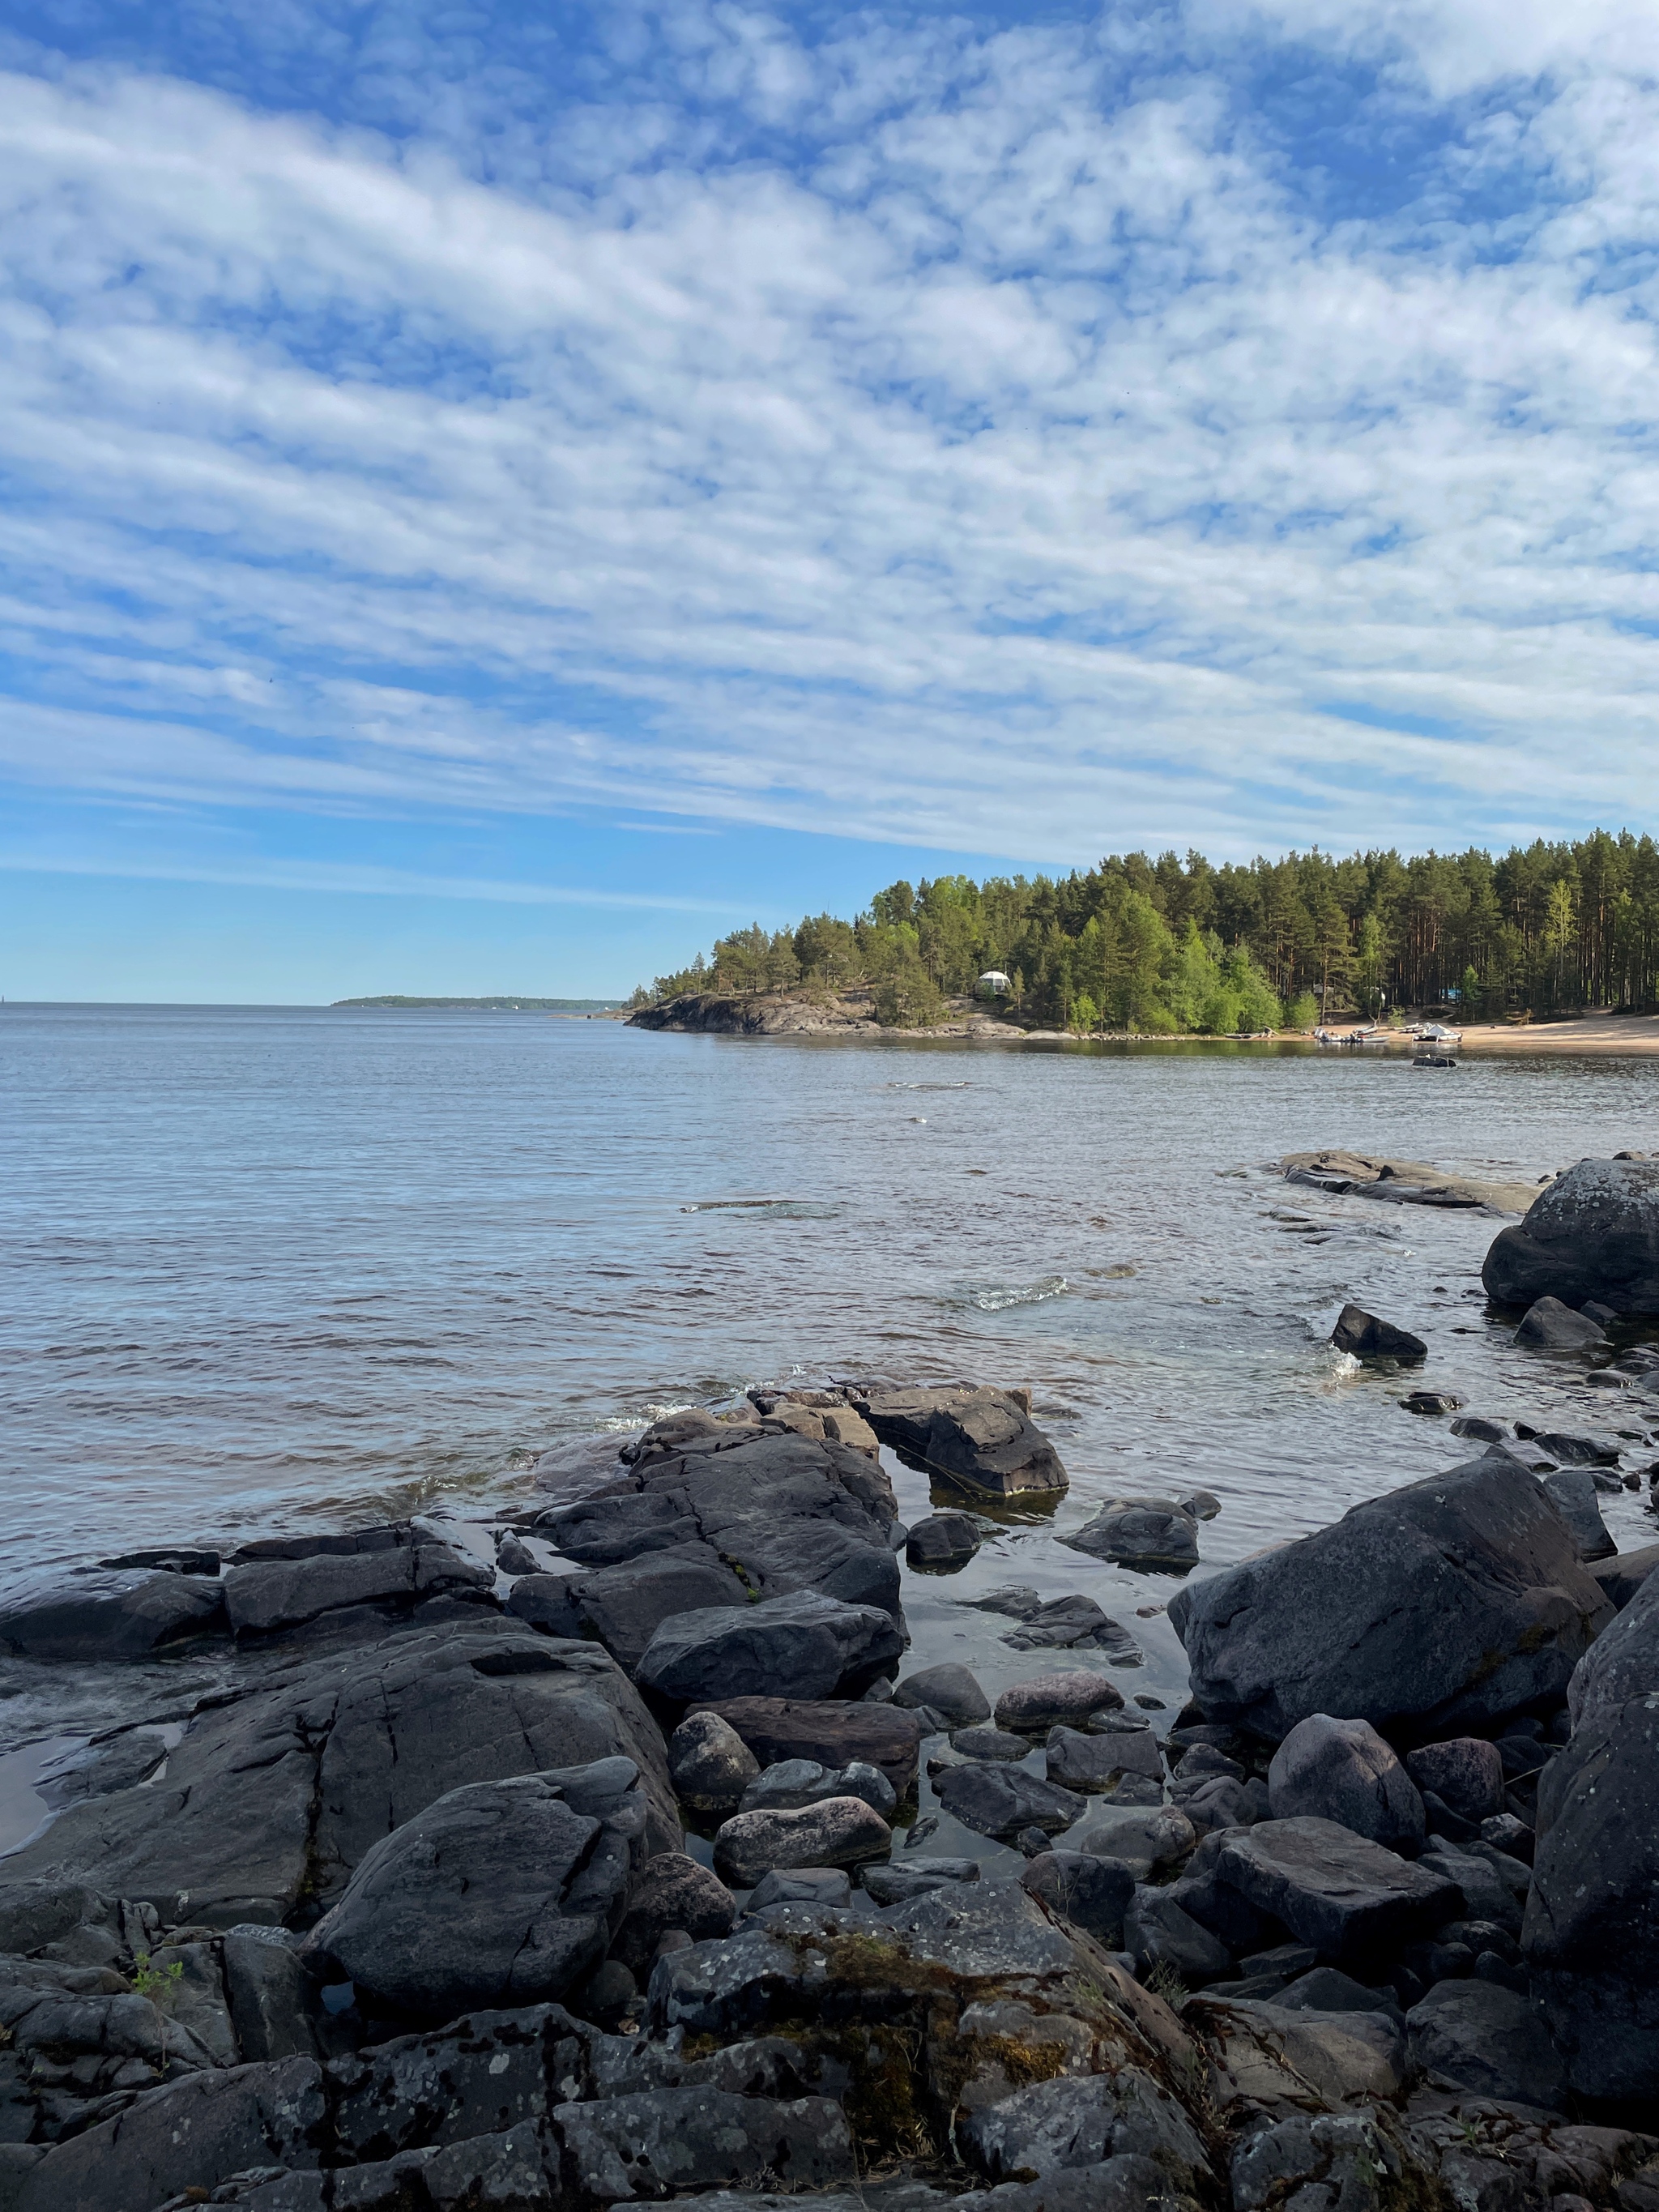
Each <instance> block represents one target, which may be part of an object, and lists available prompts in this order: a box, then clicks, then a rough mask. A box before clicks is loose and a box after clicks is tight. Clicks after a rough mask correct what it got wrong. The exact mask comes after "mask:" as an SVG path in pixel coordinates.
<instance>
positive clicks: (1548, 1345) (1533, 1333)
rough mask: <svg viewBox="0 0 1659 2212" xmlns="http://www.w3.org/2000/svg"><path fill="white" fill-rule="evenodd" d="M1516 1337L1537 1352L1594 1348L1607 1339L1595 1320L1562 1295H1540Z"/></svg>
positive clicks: (1528, 1310)
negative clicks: (1564, 1300)
mask: <svg viewBox="0 0 1659 2212" xmlns="http://www.w3.org/2000/svg"><path fill="white" fill-rule="evenodd" d="M1515 1340H1516V1343H1517V1344H1525V1345H1530V1346H1532V1347H1533V1349H1534V1351H1537V1352H1593V1351H1595V1349H1596V1348H1597V1347H1598V1346H1605V1345H1606V1343H1607V1339H1606V1337H1605V1336H1603V1335H1602V1334H1601V1330H1600V1329H1599V1328H1597V1327H1596V1326H1595V1322H1593V1321H1587V1320H1586V1319H1585V1318H1584V1316H1583V1314H1577V1313H1574V1311H1573V1310H1572V1308H1571V1306H1564V1305H1563V1304H1561V1301H1560V1300H1559V1298H1540V1299H1539V1300H1538V1302H1537V1304H1535V1305H1532V1306H1528V1309H1527V1312H1526V1316H1525V1318H1524V1319H1523V1320H1522V1323H1521V1326H1520V1328H1517V1329H1516V1332H1515Z"/></svg>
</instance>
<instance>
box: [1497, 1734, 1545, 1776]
mask: <svg viewBox="0 0 1659 2212" xmlns="http://www.w3.org/2000/svg"><path fill="white" fill-rule="evenodd" d="M1495 1748H1496V1750H1497V1753H1498V1763H1499V1765H1501V1766H1502V1767H1503V1769H1504V1779H1505V1781H1508V1782H1513V1781H1515V1780H1516V1779H1517V1778H1519V1777H1520V1776H1522V1775H1525V1774H1536V1773H1537V1772H1538V1771H1540V1769H1541V1768H1542V1767H1543V1766H1545V1765H1547V1764H1548V1760H1549V1753H1548V1752H1547V1751H1546V1749H1545V1748H1544V1747H1543V1745H1542V1744H1541V1743H1540V1742H1539V1741H1537V1739H1536V1738H1535V1737H1534V1736H1528V1735H1519V1736H1516V1735H1500V1736H1499V1737H1498V1742H1497V1745H1496V1747H1495Z"/></svg>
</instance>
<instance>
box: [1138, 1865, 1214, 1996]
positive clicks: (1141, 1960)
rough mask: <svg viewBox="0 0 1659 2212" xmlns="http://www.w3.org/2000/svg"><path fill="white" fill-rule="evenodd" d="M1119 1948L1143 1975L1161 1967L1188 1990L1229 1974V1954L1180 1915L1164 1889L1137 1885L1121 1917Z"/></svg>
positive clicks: (1205, 1931)
mask: <svg viewBox="0 0 1659 2212" xmlns="http://www.w3.org/2000/svg"><path fill="white" fill-rule="evenodd" d="M1123 1948H1124V1949H1125V1950H1126V1951H1127V1952H1129V1953H1130V1954H1131V1955H1132V1956H1133V1960H1134V1962H1135V1965H1136V1966H1137V1967H1138V1968H1139V1971H1140V1972H1141V1973H1142V1974H1143V1975H1146V1974H1150V1973H1151V1972H1152V1970H1153V1968H1154V1967H1157V1966H1163V1967H1164V1969H1165V1970H1166V1971H1167V1972H1170V1973H1172V1974H1175V1975H1176V1976H1178V1978H1180V1979H1181V1980H1182V1982H1184V1983H1185V1984H1186V1985H1187V1987H1188V1989H1201V1988H1202V1986H1203V1985H1204V1984H1205V1983H1206V1982H1213V1981H1218V1980H1219V1978H1221V1976H1222V1975H1223V1974H1225V1973H1226V1972H1229V1971H1230V1969H1231V1966H1232V1962H1233V1961H1232V1954H1231V1952H1230V1951H1229V1950H1228V1948H1227V1947H1226V1945H1225V1943H1224V1942H1222V1941H1221V1940H1220V1938H1219V1937H1218V1936H1212V1934H1211V1933H1210V1931H1209V1929H1207V1928H1206V1927H1204V1926H1202V1925H1201V1923H1200V1922H1198V1921H1196V1920H1194V1918H1193V1917H1191V1915H1190V1914H1189V1913H1186V1912H1183V1911H1182V1909H1181V1907H1180V1906H1179V1905H1177V1904H1176V1901H1175V1899H1173V1898H1172V1897H1171V1896H1170V1893H1169V1891H1168V1890H1167V1889H1152V1888H1149V1887H1146V1886H1145V1885H1139V1886H1137V1887H1136V1890H1135V1893H1134V1902H1133V1905H1131V1906H1130V1907H1129V1909H1128V1911H1127V1912H1126V1913H1125V1914H1124V1917H1123Z"/></svg>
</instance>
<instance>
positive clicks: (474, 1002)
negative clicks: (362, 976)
mask: <svg viewBox="0 0 1659 2212" xmlns="http://www.w3.org/2000/svg"><path fill="white" fill-rule="evenodd" d="M626 1004H627V1001H626V1000H623V999H507V998H498V999H410V998H403V997H399V996H397V995H394V994H388V995H386V996H385V997H381V998H377V999H333V1000H330V1002H329V1010H330V1012H333V1011H334V1010H335V1009H336V1008H342V1009H343V1008H346V1007H352V1008H356V1007H362V1006H379V1007H383V1008H387V1009H390V1010H391V1011H392V1012H394V1013H408V1012H434V1013H452V1014H619V1013H621V1012H623V1009H624V1007H625V1006H626Z"/></svg>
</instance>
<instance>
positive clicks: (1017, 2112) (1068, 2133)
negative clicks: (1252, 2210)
mask: <svg viewBox="0 0 1659 2212" xmlns="http://www.w3.org/2000/svg"><path fill="white" fill-rule="evenodd" d="M957 2138H958V2140H959V2141H960V2142H961V2144H962V2148H963V2151H964V2153H965V2154H966V2155H967V2156H968V2157H969V2159H971V2160H973V2162H974V2164H975V2166H978V2167H979V2168H980V2170H981V2172H983V2173H985V2174H986V2175H987V2176H988V2178H989V2179H992V2180H993V2181H1003V2180H1009V2181H1017V2180H1025V2179H1030V2180H1036V2179H1042V2178H1043V2177H1046V2176H1047V2175H1048V2174H1051V2173H1054V2172H1056V2171H1060V2170H1062V2169H1066V2168H1072V2167H1079V2166H1098V2165H1100V2164H1101V2163H1102V2162H1103V2160H1106V2159H1108V2158H1109V2157H1110V2156H1112V2155H1113V2154H1115V2153H1117V2154H1122V2153H1133V2154H1139V2155H1141V2156H1143V2157H1146V2158H1147V2159H1149V2160H1151V2159H1155V2160H1157V2162H1158V2167H1159V2168H1161V2169H1162V2170H1163V2172H1164V2175H1165V2176H1167V2177H1168V2178H1169V2179H1173V2180H1174V2181H1176V2183H1178V2184H1179V2185H1180V2186H1181V2187H1182V2188H1183V2189H1185V2190H1187V2191H1189V2192H1192V2191H1196V2190H1198V2189H1199V2188H1200V2186H1201V2185H1202V2183H1203V2182H1204V2181H1206V2180H1208V2179H1210V2178H1211V2177H1210V2168H1209V2163H1208V2160H1207V2159H1206V2156H1205V2151H1204V2142H1203V2139H1202V2137H1201V2136H1200V2134H1199V2133H1198V2131H1197V2130H1196V2129H1195V2128H1194V2125H1193V2124H1192V2122H1191V2120H1190V2119H1189V2118H1188V2116H1187V2114H1186V2113H1185V2112H1183V2111H1182V2108H1181V2106H1179V2105H1178V2104H1176V2100H1175V2099H1174V2098H1173V2097H1171V2096H1170V2093H1169V2092H1168V2091H1167V2090H1164V2089H1161V2088H1160V2087H1158V2084H1157V2083H1156V2082H1155V2081H1153V2080H1152V2077H1151V2075H1147V2074H1146V2073H1143V2072H1142V2071H1141V2070H1140V2069H1139V2068H1137V2067H1133V2066H1126V2067H1124V2068H1123V2069H1121V2071H1119V2072H1116V2073H1114V2074H1110V2075H1060V2076H1059V2078H1058V2079H1057V2080H1054V2081H1036V2082H1033V2083H1032V2084H1031V2085H1030V2087H1028V2088H1024V2089H1018V2090H1017V2091H1016V2092H1015V2093H1014V2094H1013V2095H1012V2096H1011V2097H1005V2098H1003V2099H1002V2100H1000V2102H999V2103H997V2104H994V2105H992V2106H989V2107H988V2108H987V2109H986V2110H984V2111H981V2112H975V2113H974V2114H972V2115H971V2117H969V2118H968V2119H966V2120H964V2121H963V2122H962V2123H961V2124H959V2126H958V2128H957Z"/></svg>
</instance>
